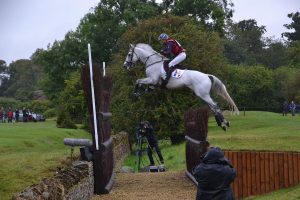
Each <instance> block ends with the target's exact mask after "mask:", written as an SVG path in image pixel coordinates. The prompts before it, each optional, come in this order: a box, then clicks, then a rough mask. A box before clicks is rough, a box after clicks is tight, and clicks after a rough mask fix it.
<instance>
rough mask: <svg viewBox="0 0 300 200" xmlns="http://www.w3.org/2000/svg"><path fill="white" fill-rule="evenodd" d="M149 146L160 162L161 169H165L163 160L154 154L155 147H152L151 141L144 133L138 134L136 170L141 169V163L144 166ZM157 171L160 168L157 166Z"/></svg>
mask: <svg viewBox="0 0 300 200" xmlns="http://www.w3.org/2000/svg"><path fill="white" fill-rule="evenodd" d="M147 148H148V149H149V150H150V151H151V154H152V155H153V156H154V158H155V160H156V161H157V163H159V166H160V167H159V171H165V168H164V166H163V165H162V163H161V161H160V160H159V159H158V157H157V155H156V154H154V149H153V148H152V147H151V145H150V143H149V141H148V140H147V138H146V137H145V136H143V135H142V134H137V149H136V166H135V171H141V164H142V165H143V166H145V165H144V163H143V155H145V153H146V152H147ZM155 153H157V152H156V151H155ZM156 169H157V171H158V168H157V167H156ZM150 171H151V166H150Z"/></svg>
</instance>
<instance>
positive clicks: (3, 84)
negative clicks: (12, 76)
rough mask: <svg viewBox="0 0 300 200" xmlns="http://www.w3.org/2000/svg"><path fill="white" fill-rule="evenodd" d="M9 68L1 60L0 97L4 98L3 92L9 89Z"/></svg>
mask: <svg viewBox="0 0 300 200" xmlns="http://www.w3.org/2000/svg"><path fill="white" fill-rule="evenodd" d="M8 80H9V75H8V67H7V65H6V62H5V61H4V60H0V96H3V92H4V91H5V90H6V89H7V87H8Z"/></svg>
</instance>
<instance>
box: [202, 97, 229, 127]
mask: <svg viewBox="0 0 300 200" xmlns="http://www.w3.org/2000/svg"><path fill="white" fill-rule="evenodd" d="M198 96H200V97H201V98H202V99H203V100H204V101H205V102H206V103H207V104H208V106H209V107H210V109H211V110H212V111H213V112H214V113H215V119H216V122H217V124H218V126H220V127H221V128H222V129H223V130H224V131H226V129H227V127H229V122H228V121H227V120H226V119H225V118H224V116H223V114H222V112H221V110H220V108H219V106H218V105H217V104H216V103H215V102H214V101H213V100H212V98H211V97H210V95H198Z"/></svg>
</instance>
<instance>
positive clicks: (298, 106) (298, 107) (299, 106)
mask: <svg viewBox="0 0 300 200" xmlns="http://www.w3.org/2000/svg"><path fill="white" fill-rule="evenodd" d="M296 106H297V110H298V113H299V116H300V101H298V104H297V105H296Z"/></svg>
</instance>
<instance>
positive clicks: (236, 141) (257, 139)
mask: <svg viewBox="0 0 300 200" xmlns="http://www.w3.org/2000/svg"><path fill="white" fill-rule="evenodd" d="M226 118H227V119H229V120H230V122H231V127H230V128H229V129H228V131H226V132H224V131H223V130H222V129H221V128H219V127H217V125H216V122H215V120H214V118H213V117H211V118H210V119H209V124H208V126H209V128H208V141H209V142H210V144H211V146H218V147H220V148H222V149H232V150H233V149H235V150H274V151H277V150H278V151H299V152H300V116H299V114H297V115H296V116H294V117H292V116H291V115H290V114H289V115H288V116H286V117H284V116H282V115H281V114H279V113H271V112H257V111H246V112H245V115H244V113H243V112H241V113H240V115H239V116H233V115H226ZM160 147H161V151H162V154H163V156H164V159H165V165H166V168H167V169H168V170H176V171H177V170H180V171H181V170H185V144H184V143H183V144H180V145H173V146H170V145H169V142H168V141H160ZM135 160H136V157H135V155H131V156H129V157H128V159H127V160H126V161H125V163H124V165H127V166H131V167H134V166H135ZM143 163H145V165H148V164H149V161H148V159H147V157H144V158H143ZM248 199H255V200H273V199H276V200H282V199H284V200H296V199H300V185H298V186H296V187H294V188H288V189H283V190H279V191H277V192H274V193H271V194H268V195H266V196H261V197H252V198H248Z"/></svg>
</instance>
